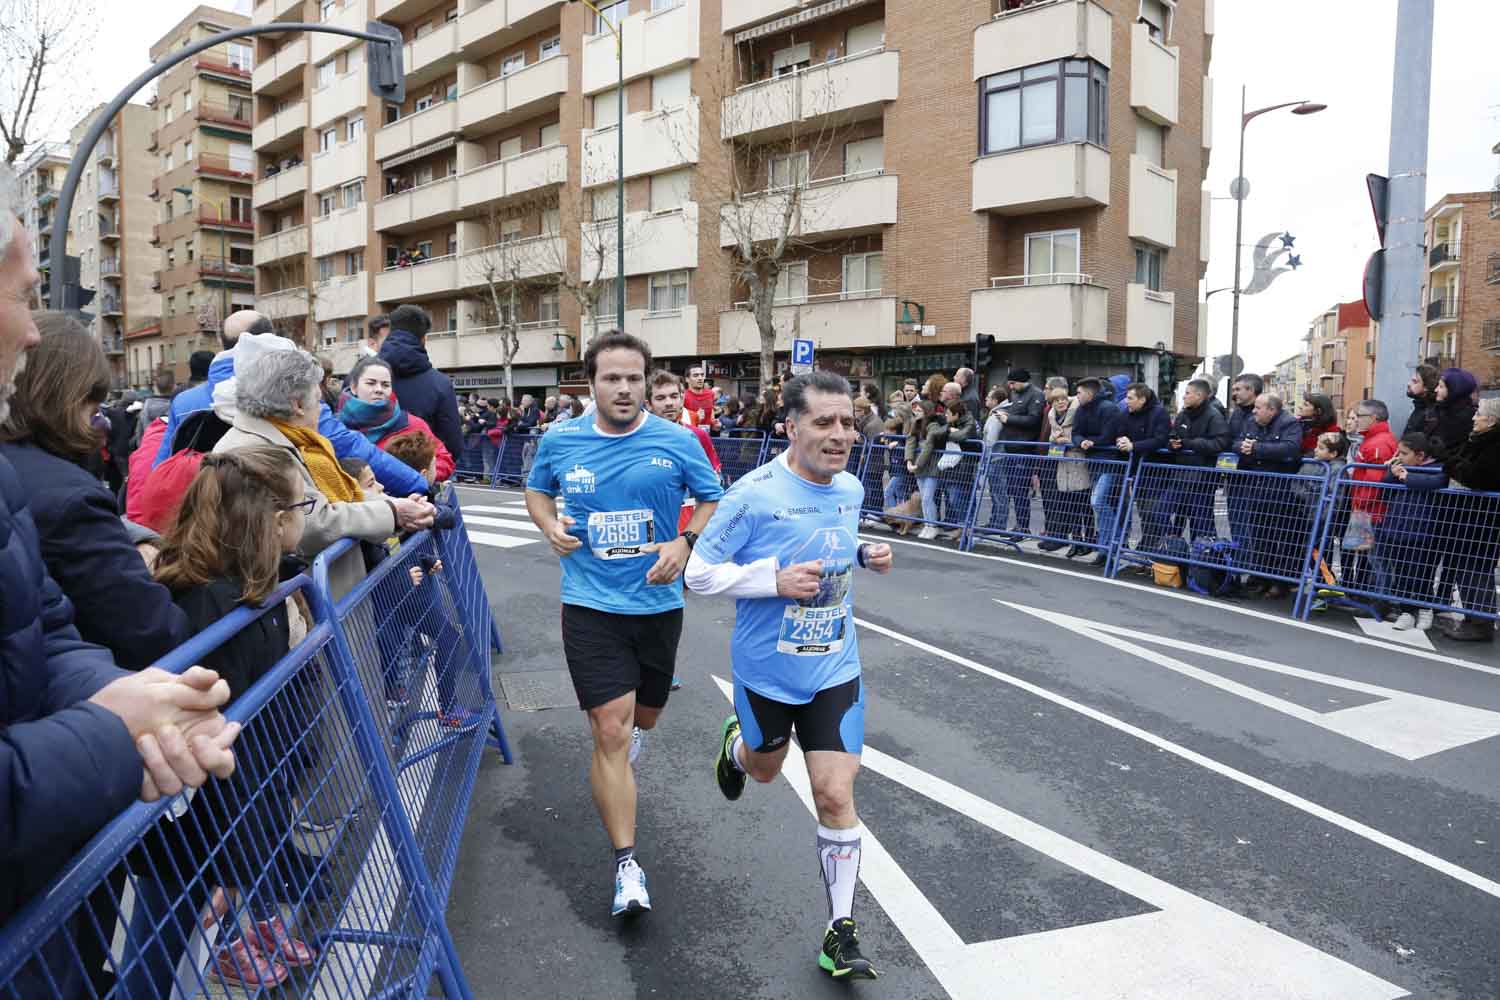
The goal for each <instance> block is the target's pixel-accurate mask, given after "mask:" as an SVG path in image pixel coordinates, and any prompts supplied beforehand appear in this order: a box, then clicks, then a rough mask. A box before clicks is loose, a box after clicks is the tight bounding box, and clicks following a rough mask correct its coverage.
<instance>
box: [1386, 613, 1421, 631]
mask: <svg viewBox="0 0 1500 1000" xmlns="http://www.w3.org/2000/svg"><path fill="white" fill-rule="evenodd" d="M1416 624H1417V620H1416V619H1415V618H1414V617H1412V613H1411V612H1410V611H1403V612H1401V613H1400V614H1399V615H1397V616H1396V620H1395V621H1394V622H1392V623H1391V628H1393V629H1395V630H1396V631H1397V632H1405V631H1406V630H1407V629H1409V628H1411V627H1412V626H1414V625H1416Z"/></svg>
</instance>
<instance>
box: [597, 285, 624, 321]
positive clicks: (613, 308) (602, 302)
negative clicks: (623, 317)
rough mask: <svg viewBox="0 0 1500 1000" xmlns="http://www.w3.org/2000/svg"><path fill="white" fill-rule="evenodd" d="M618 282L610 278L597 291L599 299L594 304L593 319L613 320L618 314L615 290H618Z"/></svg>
mask: <svg viewBox="0 0 1500 1000" xmlns="http://www.w3.org/2000/svg"><path fill="white" fill-rule="evenodd" d="M619 287H620V285H619V282H617V281H614V280H610V281H606V282H605V283H604V288H603V289H602V290H601V291H600V292H599V301H598V303H597V304H596V305H595V306H594V319H595V320H604V321H605V322H613V321H614V318H615V317H616V316H618V315H619V314H620V307H619V304H618V298H617V297H616V295H615V292H617V291H618V290H619Z"/></svg>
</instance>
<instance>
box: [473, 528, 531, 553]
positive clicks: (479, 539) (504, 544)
mask: <svg viewBox="0 0 1500 1000" xmlns="http://www.w3.org/2000/svg"><path fill="white" fill-rule="evenodd" d="M469 541H470V543H471V544H474V545H488V546H490V547H491V548H495V549H517V548H520V547H521V546H522V545H534V544H536V541H537V540H536V539H535V538H518V537H516V536H515V535H497V534H494V533H492V532H488V531H471V532H469Z"/></svg>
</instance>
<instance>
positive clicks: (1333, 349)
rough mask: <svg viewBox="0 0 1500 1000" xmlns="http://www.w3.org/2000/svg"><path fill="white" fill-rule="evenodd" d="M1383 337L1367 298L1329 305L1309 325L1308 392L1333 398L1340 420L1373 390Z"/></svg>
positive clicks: (1306, 354) (1305, 360)
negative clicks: (1378, 345)
mask: <svg viewBox="0 0 1500 1000" xmlns="http://www.w3.org/2000/svg"><path fill="white" fill-rule="evenodd" d="M1379 336H1380V324H1378V323H1376V322H1375V321H1374V320H1372V319H1371V318H1370V311H1369V310H1368V309H1366V308H1365V303H1364V300H1363V299H1355V300H1354V301H1353V302H1340V303H1337V304H1335V305H1332V306H1329V307H1328V308H1327V309H1325V310H1324V311H1323V312H1321V313H1319V314H1318V315H1317V316H1316V317H1314V318H1313V320H1312V322H1311V323H1310V324H1308V330H1307V336H1306V337H1304V338H1303V342H1304V343H1305V344H1306V345H1307V347H1306V351H1305V352H1304V355H1303V362H1302V368H1303V369H1304V370H1305V373H1306V375H1305V384H1306V391H1307V392H1318V393H1322V394H1323V395H1325V396H1327V397H1328V398H1329V399H1331V400H1333V408H1334V412H1335V413H1337V414H1338V415H1339V420H1340V422H1343V421H1344V420H1346V419H1347V417H1348V414H1349V411H1350V410H1351V409H1352V408H1353V407H1354V405H1355V404H1356V403H1358V402H1359V401H1360V400H1362V399H1369V398H1370V397H1371V395H1372V393H1373V390H1374V386H1375V347H1376V343H1377V341H1378V339H1379ZM1301 398H1302V397H1301V396H1299V397H1298V401H1300V399H1301Z"/></svg>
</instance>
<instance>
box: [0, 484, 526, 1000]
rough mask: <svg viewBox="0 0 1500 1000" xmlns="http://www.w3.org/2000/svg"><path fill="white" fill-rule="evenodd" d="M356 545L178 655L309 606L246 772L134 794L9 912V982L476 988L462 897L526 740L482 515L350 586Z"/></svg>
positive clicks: (4, 941) (295, 989)
mask: <svg viewBox="0 0 1500 1000" xmlns="http://www.w3.org/2000/svg"><path fill="white" fill-rule="evenodd" d="M445 502H446V501H445ZM354 545H355V543H353V542H351V541H348V540H345V541H343V542H340V543H338V544H337V545H335V546H332V547H330V549H329V550H327V551H326V552H325V553H323V554H322V555H320V556H319V558H318V560H317V561H316V563H315V564H314V567H313V569H312V572H311V574H303V575H300V576H298V577H296V578H295V579H293V580H291V581H288V582H287V583H285V584H283V585H282V586H281V587H280V588H279V589H278V590H277V591H276V592H275V593H274V594H272V595H271V597H270V598H268V600H267V601H266V602H265V603H264V604H263V605H261V606H259V607H255V608H248V607H247V608H240V609H237V610H236V611H234V612H233V613H231V614H230V615H228V616H226V617H225V618H224V619H223V620H221V621H220V622H218V623H216V624H215V625H213V626H212V627H210V628H209V629H206V630H204V631H203V632H202V633H200V634H198V635H196V636H194V638H193V639H191V640H190V641H188V642H187V643H185V644H183V645H182V646H181V647H179V648H178V649H177V650H175V651H174V652H173V653H172V654H170V655H169V656H167V657H166V658H164V659H163V661H162V662H161V663H160V666H162V667H163V668H164V669H167V670H171V671H181V670H184V669H186V668H187V667H188V666H191V665H193V664H195V663H200V662H205V661H207V662H212V661H213V657H214V654H215V652H216V651H217V650H219V649H220V647H223V646H225V644H227V643H232V642H236V641H239V640H240V638H241V637H242V635H243V634H245V630H246V629H247V628H249V627H250V626H251V625H253V624H254V623H255V622H257V621H258V620H259V619H260V618H262V617H263V616H266V615H269V614H273V613H278V614H286V615H288V616H289V617H299V618H305V620H306V623H307V631H306V637H305V638H304V639H302V641H300V642H298V643H296V644H295V645H294V646H293V647H292V648H291V649H290V650H289V651H288V652H287V653H286V655H284V656H283V657H282V658H281V659H280V661H279V662H277V663H275V664H274V665H270V666H269V669H268V670H267V671H266V673H265V674H264V675H263V676H261V677H260V678H259V679H258V680H257V681H256V682H255V683H254V684H253V685H251V686H250V687H249V689H248V690H246V691H244V692H234V693H233V697H232V700H231V703H230V705H229V706H228V707H227V709H226V711H225V715H226V716H227V717H228V718H229V719H230V720H232V721H237V722H240V723H241V724H242V726H243V730H242V732H241V734H240V736H239V739H238V740H237V741H236V743H235V747H234V750H235V757H236V764H237V766H236V771H235V774H234V776H233V777H231V778H230V779H228V780H224V781H217V780H210V781H209V782H208V783H207V784H206V785H204V786H203V787H202V788H200V789H198V790H196V791H194V792H189V793H185V794H183V795H179V796H177V797H174V798H172V799H170V800H166V801H161V802H156V803H152V804H146V803H136V804H135V805H132V806H131V807H129V808H128V809H126V810H125V812H124V813H122V814H121V815H119V816H118V817H116V818H115V819H114V820H113V821H111V822H110V823H109V824H107V825H106V826H105V827H104V829H102V830H100V831H99V832H98V833H97V834H95V835H94V836H93V837H92V839H90V840H89V841H88V843H87V845H86V846H85V847H84V848H83V849H82V850H81V851H80V852H79V853H78V854H77V855H76V856H75V858H74V860H73V862H72V863H71V865H70V866H69V867H68V868H66V869H65V870H64V871H63V872H62V873H61V874H59V875H58V876H57V877H56V878H55V879H54V880H53V881H52V883H51V884H50V885H49V886H48V887H47V888H46V889H45V890H44V891H42V892H39V893H37V894H36V896H35V897H34V898H32V899H31V900H30V901H29V902H28V903H27V904H26V905H25V906H24V907H23V908H22V909H21V910H20V911H19V912H18V913H17V914H15V915H14V916H13V917H12V918H11V919H10V920H9V921H8V922H7V923H6V925H5V926H4V927H3V928H0V997H4V998H7V1000H21V998H24V1000H32V998H42V997H45V998H49V1000H63V998H68V1000H71V998H73V997H78V996H88V997H112V998H129V1000H144V998H160V1000H168V998H189V997H197V996H220V995H226V994H229V993H235V992H243V993H249V994H257V995H259V994H261V993H262V992H264V991H269V990H272V989H275V990H276V991H277V992H278V994H279V995H290V996H299V997H313V996H317V997H325V996H326V997H349V998H353V997H397V996H403V997H404V996H410V997H426V996H428V991H429V989H430V984H431V983H432V982H433V981H434V980H435V981H436V983H437V984H438V985H439V987H440V988H441V991H442V994H443V995H444V996H445V997H448V998H469V997H471V996H472V993H471V991H470V989H469V986H468V984H467V982H466V981H465V978H464V974H463V970H462V968H461V966H460V964H459V959H458V954H457V951H456V949H455V947H454V944H453V939H452V935H451V934H450V933H449V930H448V928H447V925H446V922H445V916H444V911H445V908H446V902H447V896H448V891H449V889H450V887H451V884H452V876H453V870H454V867H455V865H456V860H457V851H458V842H459V838H460V836H461V834H462V830H463V825H464V819H465V816H466V814H467V810H468V803H469V798H470V795H471V793H472V789H473V784H474V780H475V776H476V774H477V770H478V764H479V759H480V756H481V754H482V752H483V749H484V746H485V744H486V738H487V736H488V738H489V740H490V741H492V742H494V743H495V744H496V745H497V746H498V748H499V749H500V750H501V752H502V754H504V755H505V759H506V760H507V761H509V759H510V757H509V750H508V747H506V744H505V736H504V730H503V728H502V727H501V725H500V723H499V717H498V712H497V709H496V706H495V702H494V698H493V694H492V693H491V689H490V682H489V672H490V656H489V653H490V648H491V643H492V640H494V641H498V633H497V632H496V631H495V630H494V629H493V626H492V621H491V618H490V613H489V608H488V600H487V598H486V597H485V595H484V591H483V587H482V585H481V584H479V582H478V579H477V569H476V568H474V567H473V564H472V552H468V555H467V559H466V558H465V550H467V549H468V541H467V539H466V538H465V537H464V532H463V527H462V522H461V521H460V522H458V523H457V525H456V526H455V527H454V528H453V529H450V530H445V531H439V532H422V533H419V534H417V535H415V536H413V537H412V538H410V539H408V540H407V541H406V542H405V543H404V544H403V545H402V546H401V547H400V549H399V550H398V551H396V552H395V553H393V554H391V555H390V556H388V557H387V558H386V559H385V560H384V561H383V562H382V563H381V564H380V565H379V566H377V567H375V568H374V569H373V570H372V571H371V572H369V573H368V574H367V575H366V576H365V578H364V579H363V580H362V581H361V582H360V583H359V584H358V585H357V586H355V587H354V588H353V589H352V590H351V591H350V592H349V593H348V594H345V595H343V596H342V597H339V598H337V600H335V598H334V595H333V594H332V593H331V592H330V590H329V587H328V567H329V566H330V565H331V564H332V563H333V562H334V561H335V560H337V559H339V558H347V557H354V558H359V557H360V553H359V552H358V551H357V550H355V551H352V552H351V549H352V548H353V546H354ZM293 608H295V609H298V610H297V611H296V612H295V615H294V611H293V610H292V609H293ZM403 688H404V690H403Z"/></svg>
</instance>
